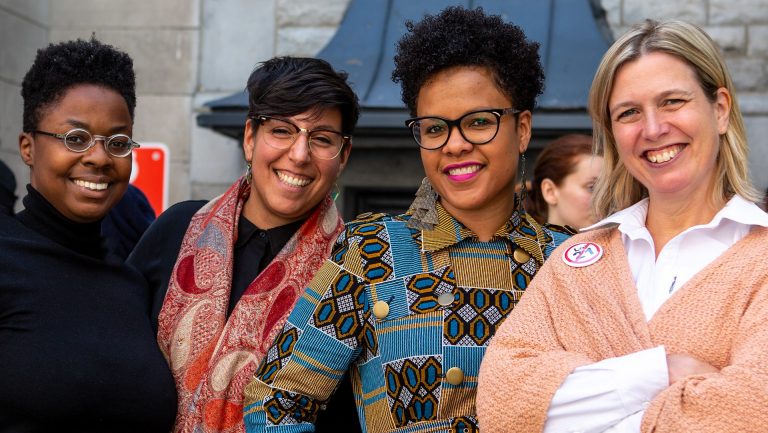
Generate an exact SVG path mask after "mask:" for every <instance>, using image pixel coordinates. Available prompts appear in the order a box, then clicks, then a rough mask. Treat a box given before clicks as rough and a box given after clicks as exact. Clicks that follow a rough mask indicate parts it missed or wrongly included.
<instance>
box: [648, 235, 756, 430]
mask: <svg viewBox="0 0 768 433" xmlns="http://www.w3.org/2000/svg"><path fill="white" fill-rule="evenodd" d="M765 242H766V239H765V237H764V236H763V237H762V243H761V242H755V243H754V244H753V245H750V244H746V245H743V248H741V253H737V254H731V255H730V257H729V258H728V259H727V260H725V261H724V262H723V263H722V264H721V266H720V268H721V269H722V272H713V273H712V277H711V278H707V279H706V280H703V279H701V280H700V281H695V282H696V283H697V285H696V291H697V293H696V295H697V296H695V297H694V296H693V295H691V296H690V297H684V298H683V299H681V301H687V302H686V304H688V305H689V306H688V310H689V311H690V314H689V315H688V316H687V317H686V319H685V320H681V321H679V323H680V325H681V326H682V327H685V329H684V330H678V329H675V328H674V326H672V325H666V326H662V325H663V324H664V323H663V321H662V320H659V321H658V322H656V318H654V321H653V322H652V329H653V330H654V333H655V334H657V335H659V336H669V335H685V338H680V339H679V341H672V340H671V339H670V338H669V337H665V338H667V339H668V340H669V341H664V344H665V345H666V346H667V352H668V353H687V354H690V355H691V356H694V357H696V358H699V359H702V360H705V361H707V362H709V363H710V364H712V365H714V366H715V367H717V368H720V372H719V373H711V374H704V375H693V376H689V377H687V378H685V379H683V380H680V381H678V382H676V383H674V384H673V385H671V386H670V387H669V388H667V389H666V390H665V391H663V392H662V393H660V394H659V395H658V396H656V398H655V399H654V400H653V402H652V403H651V406H650V407H649V408H648V409H647V410H646V412H645V415H644V417H643V423H642V428H641V431H642V432H646V433H650V432H654V433H664V432H704V433H707V432H712V433H715V432H726V431H727V432H740V433H744V432H747V433H749V432H754V433H757V432H765V431H768V287H767V286H768V269H766V268H767V266H766V265H765V261H764V260H765V259H764V256H763V254H762V252H761V251H763V249H764V245H765ZM758 251H760V252H758ZM690 292H693V291H689V293H690ZM689 293H685V294H683V295H688V294H689ZM707 299H717V307H716V308H708V309H705V307H704V306H703V305H702V304H703V303H705V302H706V300H707ZM694 302H700V303H702V304H697V303H694ZM680 303H682V302H680ZM668 313H669V315H671V314H673V313H676V311H675V310H674V309H671V308H670V309H669V310H666V311H661V314H662V315H664V314H668ZM702 316H706V317H702ZM659 319H664V317H663V316H662V317H660V318H659ZM684 332H690V333H691V334H689V335H686V334H684ZM698 335H702V336H703V337H702V341H696V338H697V336H698Z"/></svg>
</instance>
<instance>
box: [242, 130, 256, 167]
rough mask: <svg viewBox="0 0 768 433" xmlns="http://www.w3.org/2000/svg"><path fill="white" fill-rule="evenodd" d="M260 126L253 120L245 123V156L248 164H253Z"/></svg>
mask: <svg viewBox="0 0 768 433" xmlns="http://www.w3.org/2000/svg"><path fill="white" fill-rule="evenodd" d="M257 129H258V124H257V123H256V121H255V120H253V119H248V120H246V121H245V131H243V156H244V157H245V161H246V162H251V159H252V158H253V146H254V144H255V142H256V130H257Z"/></svg>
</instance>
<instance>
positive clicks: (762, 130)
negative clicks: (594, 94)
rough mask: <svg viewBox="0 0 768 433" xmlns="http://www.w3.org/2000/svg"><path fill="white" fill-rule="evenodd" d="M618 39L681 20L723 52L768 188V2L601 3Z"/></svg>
mask: <svg viewBox="0 0 768 433" xmlns="http://www.w3.org/2000/svg"><path fill="white" fill-rule="evenodd" d="M602 5H603V8H604V9H605V10H606V11H607V18H608V21H609V24H610V26H611V29H612V30H613V32H614V34H615V35H619V34H621V33H622V32H623V31H624V30H626V29H627V28H628V27H629V26H630V25H632V24H634V23H637V22H641V21H643V20H644V19H645V18H653V19H659V20H663V19H673V18H674V19H682V20H686V21H690V22H692V23H695V24H697V25H699V26H701V27H702V28H704V30H706V31H707V33H709V35H710V36H711V37H712V39H714V40H715V42H717V43H718V45H719V46H720V48H721V49H722V51H723V53H724V55H725V58H726V62H727V63H728V68H729V69H730V71H731V75H732V76H733V80H734V82H735V84H736V88H737V90H738V94H737V97H738V102H739V105H740V107H741V110H742V112H743V113H744V121H745V124H746V127H747V134H748V136H749V144H750V151H751V158H750V163H751V167H750V168H751V174H752V178H753V180H754V181H755V183H756V185H758V186H759V187H760V188H761V189H763V190H765V188H766V187H768V170H766V168H767V167H768V0H679V1H667V0H602Z"/></svg>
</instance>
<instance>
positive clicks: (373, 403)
mask: <svg viewBox="0 0 768 433" xmlns="http://www.w3.org/2000/svg"><path fill="white" fill-rule="evenodd" d="M437 213H438V224H437V225H436V226H435V228H434V229H433V230H418V229H411V228H408V227H407V226H406V223H407V221H408V219H409V215H408V214H406V215H401V216H398V217H391V216H386V215H381V214H378V215H367V216H364V217H363V218H359V219H358V220H356V221H354V222H352V223H349V224H347V226H346V227H345V230H344V232H343V233H342V235H341V236H340V237H339V239H338V240H337V242H336V245H335V247H334V250H333V254H332V256H331V259H330V260H328V261H327V262H326V263H325V264H324V265H323V267H322V268H321V269H320V271H319V272H318V273H317V275H316V276H315V278H314V279H313V280H312V282H311V283H310V285H309V287H308V288H307V290H306V292H305V293H304V295H303V296H302V297H301V298H300V299H299V301H298V303H297V304H296V307H295V308H294V310H293V312H291V314H290V316H289V318H288V322H287V323H286V325H285V327H284V329H283V332H282V334H281V335H280V336H279V337H278V339H277V340H276V341H275V343H274V344H273V345H272V347H271V348H270V349H269V352H268V354H267V356H266V357H265V358H264V360H263V362H262V364H261V366H260V367H259V369H258V371H257V372H256V375H255V378H254V379H253V380H252V381H251V383H250V384H249V385H248V386H247V387H246V390H245V395H246V407H245V424H246V430H247V431H249V432H259V431H270V432H300V431H311V423H312V422H313V421H314V419H315V417H316V415H317V411H318V410H320V409H322V408H323V405H324V403H325V402H326V401H327V399H328V398H329V397H330V395H331V394H332V393H333V391H334V388H335V387H336V385H337V383H338V382H339V380H341V378H342V377H343V375H344V373H345V372H346V371H350V374H351V377H352V383H353V388H354V391H355V394H356V401H357V406H358V415H359V417H360V422H361V424H362V425H363V428H364V429H365V431H367V432H370V433H378V432H390V431H398V432H433V431H456V432H462V433H463V432H471V431H477V422H476V419H475V391H476V387H477V374H478V370H479V368H480V361H481V359H482V357H483V354H484V352H485V348H486V346H487V345H488V342H489V340H490V338H491V337H492V336H493V335H494V333H495V331H496V329H497V328H498V327H499V325H500V324H501V323H502V321H503V320H504V318H505V317H506V316H507V315H508V314H509V312H510V311H511V310H512V308H513V307H514V305H515V304H516V303H517V301H518V300H519V299H520V296H521V295H522V293H523V292H524V290H525V289H526V287H528V284H529V283H530V281H531V278H533V275H534V274H535V273H536V272H537V271H538V269H539V268H540V267H541V265H542V264H543V262H544V259H545V258H546V257H548V256H549V254H550V253H551V252H552V250H554V249H555V247H556V246H557V245H559V244H560V243H561V242H563V241H564V240H565V239H567V238H568V237H569V236H570V234H571V233H570V232H568V231H566V230H565V229H561V228H559V227H551V228H550V227H549V226H547V227H541V226H539V225H538V224H536V223H535V222H534V221H533V220H532V219H531V218H530V217H528V216H527V214H525V213H520V212H517V211H515V212H514V213H513V215H512V216H511V218H510V219H509V221H507V223H506V224H505V225H504V226H503V227H501V228H500V229H499V230H498V231H497V232H496V233H495V235H494V236H493V238H492V239H491V241H490V242H479V241H478V240H477V238H476V237H475V236H474V234H473V233H472V232H471V231H470V230H469V229H467V228H466V227H464V226H463V225H462V224H461V223H459V222H458V221H457V220H455V219H454V218H453V217H451V215H449V214H448V213H447V212H446V211H445V210H444V209H443V208H442V207H441V206H439V205H438V206H437ZM384 313H386V314H384ZM457 373H458V377H457ZM348 422H350V421H348Z"/></svg>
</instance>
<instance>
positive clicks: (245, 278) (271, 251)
mask: <svg viewBox="0 0 768 433" xmlns="http://www.w3.org/2000/svg"><path fill="white" fill-rule="evenodd" d="M205 203H206V202H205V201H202V200H193V201H185V202H181V203H177V204H175V205H173V206H171V207H170V208H168V209H167V210H166V211H165V212H163V213H162V214H160V216H159V217H158V218H157V220H156V221H155V222H154V223H153V224H152V225H151V226H150V227H149V229H148V230H147V231H146V232H145V233H144V236H143V237H142V238H141V240H140V241H139V243H138V244H137V245H136V247H135V248H134V250H133V252H132V253H131V255H130V256H128V260H127V262H126V263H128V265H130V266H133V267H135V268H136V269H137V270H138V271H139V272H140V273H141V274H143V275H144V277H145V278H146V279H147V282H148V283H149V287H150V290H151V292H152V295H151V296H152V298H153V301H152V320H153V326H154V329H155V332H157V318H158V315H159V314H160V308H161V307H162V304H163V300H164V299H165V293H166V292H167V290H168V283H169V282H170V280H171V273H172V272H173V266H174V265H175V264H176V259H177V257H178V255H179V250H181V242H182V241H183V239H184V234H186V232H187V227H188V226H189V222H190V221H191V219H192V217H193V216H194V215H195V213H196V212H197V211H198V210H200V208H201V207H203V205H205ZM303 223H304V220H300V221H296V222H293V223H290V224H286V225H284V226H280V227H275V228H272V229H269V230H262V229H260V228H258V227H257V226H255V225H254V224H253V223H251V222H250V221H248V220H247V219H246V218H242V217H241V218H240V219H239V223H238V227H237V240H236V241H235V254H234V264H233V270H232V291H231V293H230V298H229V311H228V313H231V312H232V310H233V309H234V307H235V304H237V301H238V300H239V299H240V297H241V296H242V295H243V293H245V290H246V289H247V288H248V285H249V284H250V283H251V282H252V281H253V280H254V279H255V278H256V276H258V274H259V273H261V271H262V270H263V269H264V268H265V267H266V266H267V265H268V264H269V263H270V262H271V261H272V260H273V259H274V258H275V256H276V255H277V253H279V252H280V250H281V249H282V248H283V247H284V246H285V244H286V243H287V242H288V241H289V240H290V239H291V237H292V236H293V234H294V233H295V232H296V231H297V230H298V229H299V228H300V227H301V225H302V224H303ZM340 420H344V421H340ZM315 430H316V431H317V432H331V431H333V432H342V433H343V432H349V433H355V432H360V431H361V430H360V425H359V422H358V418H357V409H356V406H355V401H354V397H353V394H352V385H351V384H350V382H349V378H348V377H345V379H344V381H343V382H342V383H341V385H340V386H339V390H338V391H337V392H336V393H335V394H334V396H333V397H332V398H331V401H330V403H329V405H328V409H327V410H326V411H324V412H321V414H320V416H319V417H318V420H317V423H316V428H315Z"/></svg>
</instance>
